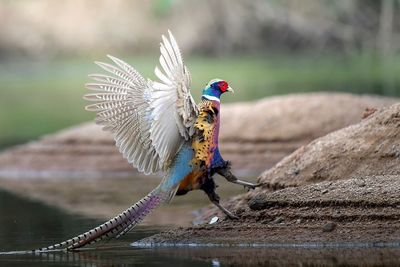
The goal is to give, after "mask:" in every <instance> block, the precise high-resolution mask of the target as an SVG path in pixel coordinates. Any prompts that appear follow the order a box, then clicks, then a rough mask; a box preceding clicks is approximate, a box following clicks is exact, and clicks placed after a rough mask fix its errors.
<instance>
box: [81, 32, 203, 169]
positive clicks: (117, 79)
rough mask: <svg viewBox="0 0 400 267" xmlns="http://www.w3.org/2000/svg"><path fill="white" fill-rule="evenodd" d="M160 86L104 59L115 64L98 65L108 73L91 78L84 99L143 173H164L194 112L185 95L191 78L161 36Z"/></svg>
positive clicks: (171, 45) (174, 46)
mask: <svg viewBox="0 0 400 267" xmlns="http://www.w3.org/2000/svg"><path fill="white" fill-rule="evenodd" d="M162 39H163V43H161V48H160V51H161V56H160V65H161V67H162V70H163V72H162V71H161V70H159V69H158V68H156V69H155V74H156V76H157V77H158V78H159V79H160V81H159V82H157V81H151V80H147V81H146V80H145V79H144V78H143V77H142V76H141V75H140V74H139V73H138V72H137V71H136V70H135V69H134V68H133V67H131V66H130V65H128V64H127V63H125V62H124V61H122V60H120V59H118V58H115V57H112V56H108V57H109V58H110V59H111V60H112V61H113V63H114V64H115V65H111V64H107V63H102V62H96V64H97V65H99V66H100V67H101V68H103V69H104V70H105V71H107V72H109V73H111V74H112V76H109V75H103V74H93V75H90V76H89V77H91V78H92V79H93V80H94V81H95V82H92V83H88V84H86V88H88V89H90V90H93V91H95V93H91V94H87V95H85V96H84V98H85V99H86V100H88V101H93V102H96V103H94V104H91V105H88V106H87V107H86V109H87V110H89V111H94V112H97V118H96V122H97V123H98V124H101V125H103V129H105V130H107V131H110V132H112V133H113V135H114V139H115V141H116V145H117V147H118V148H119V151H120V152H121V153H122V154H123V156H124V157H125V158H126V159H127V160H128V162H129V163H132V164H133V165H134V166H135V167H137V168H138V170H139V171H141V172H144V173H146V174H150V173H155V172H157V171H159V170H166V169H168V167H169V166H170V163H171V161H172V160H173V158H174V157H175V155H176V153H177V152H178V150H179V148H180V147H181V145H182V143H183V142H184V141H185V140H188V139H189V138H190V136H191V135H192V134H193V123H194V121H195V119H196V116H197V113H198V108H197V106H196V104H195V102H194V100H193V97H192V96H191V94H190V92H189V87H190V83H191V78H190V74H189V72H188V71H187V69H186V67H185V66H184V64H183V59H182V56H181V53H180V51H179V47H178V45H177V43H176V40H175V39H174V37H173V36H172V34H171V32H169V40H168V39H167V38H166V37H164V36H162Z"/></svg>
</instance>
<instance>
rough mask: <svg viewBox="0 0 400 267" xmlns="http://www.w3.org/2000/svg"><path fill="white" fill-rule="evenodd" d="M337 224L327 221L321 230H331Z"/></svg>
mask: <svg viewBox="0 0 400 267" xmlns="http://www.w3.org/2000/svg"><path fill="white" fill-rule="evenodd" d="M336 226H337V224H336V223H334V222H328V223H326V224H325V225H324V227H323V228H322V232H332V231H333V230H335V229H336Z"/></svg>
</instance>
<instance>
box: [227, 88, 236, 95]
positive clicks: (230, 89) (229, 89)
mask: <svg viewBox="0 0 400 267" xmlns="http://www.w3.org/2000/svg"><path fill="white" fill-rule="evenodd" d="M226 91H228V92H231V93H232V94H234V93H235V91H233V89H232V87H230V86H228V88H227V89H226Z"/></svg>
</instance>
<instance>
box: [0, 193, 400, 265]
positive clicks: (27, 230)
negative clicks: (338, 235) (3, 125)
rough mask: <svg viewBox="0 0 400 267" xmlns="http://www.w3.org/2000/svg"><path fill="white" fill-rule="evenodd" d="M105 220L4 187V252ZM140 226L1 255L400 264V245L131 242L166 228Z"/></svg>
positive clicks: (1, 259) (81, 260)
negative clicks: (66, 245)
mask: <svg viewBox="0 0 400 267" xmlns="http://www.w3.org/2000/svg"><path fill="white" fill-rule="evenodd" d="M101 222H102V221H99V220H96V219H90V218H85V217H82V216H76V215H73V214H69V213H66V212H64V211H62V210H60V209H56V208H53V207H50V206H47V205H44V204H41V203H38V202H33V201H28V200H26V199H23V198H20V197H16V196H14V195H12V194H10V193H6V192H2V191H0V251H2V252H11V251H26V250H30V249H34V248H39V247H42V246H46V245H50V244H53V243H57V242H59V241H61V240H64V239H67V238H69V237H71V236H74V235H76V234H79V233H81V232H83V231H85V230H87V229H89V228H92V227H93V226H96V225H98V224H99V223H101ZM162 229H163V228H160V227H155V226H141V227H140V226H139V227H137V228H135V230H134V231H133V232H131V233H129V234H127V235H126V236H124V237H123V238H121V239H118V240H112V241H111V242H108V243H106V244H103V245H102V246H100V247H97V248H96V249H86V250H83V251H80V252H75V253H72V252H69V253H66V252H52V253H41V254H27V253H7V254H0V266H191V267H197V266H383V265H384V266H399V265H400V260H399V259H400V249H399V248H395V247H392V248H351V247H350V248H349V247H346V248H323V249H321V248H319V249H315V248H314V249H313V248H310V247H306V246H305V247H303V248H290V247H280V248H279V247H273V246H269V247H264V248H261V247H259V248H241V247H229V248H226V247H173V248H171V247H161V248H135V247H132V246H131V245H130V244H131V243H132V242H134V241H137V240H140V239H141V238H143V237H146V236H150V235H152V234H155V233H157V232H159V231H160V230H162Z"/></svg>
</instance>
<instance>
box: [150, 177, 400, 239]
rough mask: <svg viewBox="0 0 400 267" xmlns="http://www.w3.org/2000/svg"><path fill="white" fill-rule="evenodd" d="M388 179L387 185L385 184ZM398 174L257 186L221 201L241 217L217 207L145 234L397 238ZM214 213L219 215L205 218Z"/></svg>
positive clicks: (170, 236) (399, 222) (399, 234)
mask: <svg viewBox="0 0 400 267" xmlns="http://www.w3.org/2000/svg"><path fill="white" fill-rule="evenodd" d="M388 185H390V186H388ZM399 196H400V176H376V177H364V178H355V179H350V180H345V181H337V182H322V183H318V184H314V185H308V186H304V187H291V188H285V189H281V190H277V191H270V192H269V193H265V191H263V190H256V191H255V192H251V193H248V194H246V195H245V196H244V197H243V196H242V197H238V198H237V200H236V201H230V202H229V203H225V205H226V206H227V207H228V208H229V209H231V210H233V211H235V212H236V214H237V215H238V216H239V220H237V221H235V220H229V219H227V218H225V217H224V216H222V215H221V214H220V212H218V211H217V210H215V209H211V210H207V211H204V212H203V215H202V217H201V218H202V219H203V223H202V224H200V225H197V226H192V227H189V228H177V229H173V230H170V231H167V232H163V233H161V234H158V235H155V236H153V237H150V238H147V239H145V240H143V242H147V243H165V242H167V243H216V244H221V243H225V244H243V243H244V244H246V243H274V244H303V243H321V242H339V243H340V242H353V243H357V242H398V241H399V240H400V198H399ZM214 216H217V217H219V218H220V220H219V221H218V222H217V223H215V224H209V223H208V222H209V220H210V219H211V218H212V217H214Z"/></svg>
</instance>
